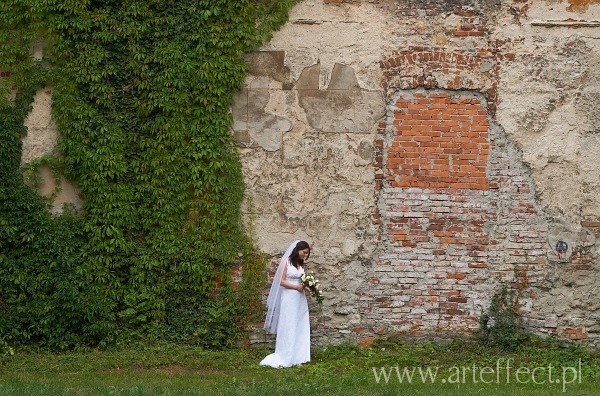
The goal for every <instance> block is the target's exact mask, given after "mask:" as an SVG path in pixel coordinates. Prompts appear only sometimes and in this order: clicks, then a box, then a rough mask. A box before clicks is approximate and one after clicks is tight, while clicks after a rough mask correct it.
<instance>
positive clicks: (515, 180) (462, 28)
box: [233, 0, 600, 346]
mask: <svg viewBox="0 0 600 396" xmlns="http://www.w3.org/2000/svg"><path fill="white" fill-rule="evenodd" d="M598 20H600V5H599V4H597V2H594V1H574V0H573V1H568V2H567V1H522V0H520V1H499V0H498V1H495V0H490V1H468V0H462V1H451V0H447V1H424V2H408V1H392V0H380V1H376V0H371V1H344V0H335V1H333V0H329V1H327V0H325V1H321V0H319V1H318V0H306V1H301V2H300V3H299V4H298V5H297V6H296V7H294V9H293V10H292V12H291V14H290V20H289V22H288V23H287V24H286V25H285V26H284V27H283V28H282V29H281V30H280V31H279V32H277V33H276V34H275V35H274V38H273V40H272V41H271V42H269V43H268V44H266V45H265V46H264V47H263V48H261V49H260V50H259V51H257V52H255V53H253V54H251V55H250V56H249V63H250V65H251V70H250V76H249V77H248V80H247V84H246V89H245V90H244V91H243V92H241V93H240V96H239V98H238V100H236V103H235V104H234V106H233V114H234V118H235V119H236V123H235V125H234V128H233V129H234V132H235V134H236V137H237V138H238V142H239V144H240V153H241V156H242V162H243V166H244V173H245V175H246V187H247V196H248V199H247V202H246V206H245V208H246V209H245V210H246V214H247V216H246V217H247V219H248V222H249V224H250V225H251V228H252V229H253V231H254V234H255V239H256V241H257V244H258V245H259V247H260V248H261V249H263V250H264V251H265V252H267V253H268V254H269V255H271V256H272V257H273V260H272V262H271V267H273V266H274V265H275V263H276V262H277V261H278V258H279V255H280V254H281V253H282V252H283V251H284V250H285V248H286V247H287V244H288V243H289V242H290V241H291V240H293V239H296V238H299V239H305V240H307V241H309V242H311V241H314V242H315V249H314V252H313V256H312V257H311V259H312V263H311V264H309V267H308V269H309V270H311V271H315V272H316V273H317V275H318V276H319V277H320V278H321V279H322V285H323V287H324V288H325V290H326V293H327V294H326V301H325V303H324V305H323V307H322V308H320V307H316V306H312V307H311V309H312V320H313V333H314V339H315V340H316V342H318V343H330V342H334V343H335V342H339V341H341V340H345V339H352V340H355V341H360V342H363V343H369V342H370V341H371V340H372V339H373V337H374V336H377V335H387V334H396V333H402V334H406V335H409V336H419V337H421V336H425V337H446V336H451V335H452V334H454V333H455V332H461V333H465V332H466V333H469V332H472V331H473V330H475V329H476V328H477V327H478V319H479V317H480V316H481V314H482V312H483V311H484V310H485V309H486V308H487V307H488V306H489V303H490V298H491V296H492V295H493V293H494V292H495V291H496V290H498V288H499V287H500V286H501V284H508V285H510V286H512V287H513V288H514V289H516V290H517V291H518V296H519V306H520V309H521V313H522V315H523V317H524V319H525V321H526V323H527V324H528V326H529V327H530V328H531V329H532V330H533V331H534V332H536V333H538V334H542V335H544V334H550V335H554V336H558V337H561V338H566V339H573V340H580V341H581V342H584V343H586V344H588V345H590V346H597V344H598V342H599V340H600V337H599V335H598V331H599V330H600V324H599V323H598V315H599V313H600V312H599V311H598V309H599V304H600V298H599V297H598V294H597V293H595V292H594V291H593V286H594V285H595V283H596V281H597V280H598V278H599V277H600V273H599V264H600V263H599V254H600V251H599V244H598V243H597V242H596V238H597V237H598V236H600V227H599V226H600V210H598V209H599V208H598V206H599V205H600V198H598V196H599V194H598V192H599V191H598V189H599V188H600V162H599V161H598V160H597V159H598V158H600V151H599V149H598V147H600V145H599V144H598V143H600V142H599V140H600V135H599V134H598V130H597V122H596V121H598V107H597V105H596V103H600V100H599V99H600V98H598V95H599V92H600V90H599V88H600V87H599V85H598V84H599V83H598V81H600V80H599V79H598V73H599V70H600V69H598V67H597V65H599V64H600V62H599V60H600V59H599V57H600V51H599V50H600V48H599V43H600V42H599V41H598V38H600V24H599V23H598V22H597V21H598ZM594 65H596V66H594ZM264 339H265V338H264V337H263V336H262V333H260V331H257V332H256V334H255V336H254V337H253V340H254V341H257V342H258V341H261V340H264Z"/></svg>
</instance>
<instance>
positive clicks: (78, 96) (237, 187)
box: [0, 0, 293, 348]
mask: <svg viewBox="0 0 600 396" xmlns="http://www.w3.org/2000/svg"><path fill="white" fill-rule="evenodd" d="M291 3H293V1H283V0H282V1H279V0H265V1H258V2H257V1H250V0H240V1H235V2H231V1H226V0H222V1H215V0H210V1H202V0H200V1H199V0H195V1H194V0H181V1H163V0H153V1H147V0H124V1H101V2H100V1H89V0H88V1H79V0H49V1H45V2H39V1H36V0H8V1H4V2H2V4H0V43H2V44H1V45H0V71H2V75H3V77H2V78H0V98H1V102H0V169H1V170H0V311H1V315H0V338H4V339H5V340H7V341H9V342H37V343H41V344H45V345H49V346H51V347H54V348H69V347H72V346H75V345H78V344H99V343H100V344H101V343H107V342H113V341H118V340H124V339H132V338H142V339H147V338H159V337H160V338H167V339H171V340H175V341H180V342H194V343H197V344H201V345H205V346H223V345H227V344H229V343H231V342H233V341H234V340H235V336H236V334H238V332H239V328H240V325H241V324H242V322H243V320H244V318H246V317H248V316H249V315H251V314H252V312H250V311H251V310H249V309H248V307H252V306H253V304H252V303H250V302H251V300H253V299H255V298H256V296H257V295H258V293H252V287H251V285H252V284H254V290H255V291H256V289H257V288H258V287H260V283H259V282H258V283H257V281H256V279H257V276H254V277H252V276H247V277H244V282H248V283H249V285H246V286H248V287H242V288H240V290H243V292H236V291H235V290H233V288H232V287H231V285H229V284H228V282H226V281H225V282H224V283H222V282H217V281H218V280H226V279H228V276H227V275H228V274H229V271H230V268H231V266H232V265H233V264H235V263H239V262H240V260H241V261H242V262H243V266H244V271H246V272H247V273H248V274H251V273H255V274H257V270H256V269H257V268H261V267H263V264H264V263H263V261H262V259H261V257H260V256H257V255H256V254H253V253H252V249H251V244H250V242H249V241H248V239H247V237H246V236H245V232H244V230H243V227H242V223H241V217H240V202H241V200H242V198H243V181H242V174H241V166H240V161H239V158H238V154H237V152H236V150H235V147H234V145H233V142H232V138H231V134H230V132H229V127H230V124H231V122H232V119H231V115H230V105H231V101H232V96H233V93H234V92H235V91H236V90H238V89H239V88H241V86H242V84H243V81H244V76H245V72H246V68H247V66H246V64H245V63H244V61H243V55H244V53H246V52H248V51H250V50H252V49H253V48H255V47H257V46H259V45H261V44H262V43H263V41H264V40H266V39H268V38H269V35H270V32H271V31H272V30H274V29H276V28H277V27H278V26H280V25H281V24H282V23H283V22H284V21H285V20H286V18H287V10H288V8H289V6H290V5H291ZM34 46H43V54H44V56H43V57H41V58H34V57H32V56H31V49H32V48H33V47H34ZM44 87H51V89H52V93H53V98H52V99H53V118H54V119H55V121H56V123H57V126H58V130H59V133H60V139H59V144H58V146H57V149H56V150H55V151H54V152H53V153H52V154H51V155H48V156H46V157H44V158H43V160H40V161H38V163H42V162H43V163H44V164H46V165H49V166H50V168H51V169H52V170H53V171H54V172H56V173H57V174H61V175H64V176H66V177H67V178H68V179H69V180H71V181H72V182H74V183H75V184H76V185H77V186H78V187H79V189H80V191H81V194H82V196H83V197H84V200H83V208H82V209H81V210H79V211H76V210H68V209H66V210H65V211H64V213H63V214H62V215H61V216H54V215H52V214H50V212H49V211H48V205H49V203H48V202H47V200H44V198H42V197H40V196H39V195H38V194H36V192H35V191H34V190H32V189H31V188H30V187H28V186H27V185H26V184H25V183H24V176H23V171H22V169H21V166H20V158H21V138H22V137H23V136H24V135H25V134H26V133H27V130H26V128H25V127H24V126H23V122H24V119H25V117H26V116H27V114H28V112H29V110H30V106H31V103H32V101H33V96H34V94H35V92H36V90H39V89H42V88H44ZM34 165H35V164H34ZM216 283H222V285H221V287H220V288H219V289H218V290H217V291H215V284H216ZM240 300H243V301H240Z"/></svg>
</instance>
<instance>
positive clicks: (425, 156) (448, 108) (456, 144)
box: [387, 92, 489, 190]
mask: <svg viewBox="0 0 600 396" xmlns="http://www.w3.org/2000/svg"><path fill="white" fill-rule="evenodd" d="M395 105H396V109H397V110H396V111H395V112H394V121H393V125H394V128H395V130H396V136H395V137H394V140H393V141H392V143H391V147H389V148H388V150H387V155H388V160H387V168H388V180H389V181H390V183H391V186H392V187H431V188H470V189H474V190H486V189H487V188H488V180H487V177H486V174H485V170H486V164H487V159H488V154H489V142H488V128H489V123H488V116H487V111H486V109H485V108H484V107H483V106H482V105H481V102H480V101H479V100H478V99H473V98H471V97H467V98H460V97H455V98H451V97H449V96H448V95H447V94H446V93H445V92H440V93H432V94H424V93H417V94H415V95H412V97H403V96H401V97H399V98H398V99H397V101H396V104H395Z"/></svg>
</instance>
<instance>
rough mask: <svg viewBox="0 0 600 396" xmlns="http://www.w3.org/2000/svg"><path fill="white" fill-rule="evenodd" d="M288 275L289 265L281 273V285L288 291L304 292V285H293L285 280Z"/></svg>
mask: <svg viewBox="0 0 600 396" xmlns="http://www.w3.org/2000/svg"><path fill="white" fill-rule="evenodd" d="M286 275H287V265H286V266H285V268H284V269H283V271H282V273H281V281H280V282H279V284H280V285H281V286H283V287H285V288H287V289H292V290H298V291H302V290H304V284H300V285H298V284H296V283H291V282H288V281H286V280H285V276H286Z"/></svg>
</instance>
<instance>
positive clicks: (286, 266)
mask: <svg viewBox="0 0 600 396" xmlns="http://www.w3.org/2000/svg"><path fill="white" fill-rule="evenodd" d="M309 256H310V245H309V244H308V243H307V242H305V241H295V242H294V243H292V244H291V245H290V247H288V249H287V250H286V252H285V254H284V255H283V257H282V258H281V261H280V263H279V267H278V268H277V272H275V278H273V284H272V285H271V291H270V292H269V297H268V298H267V319H266V320H265V326H264V328H265V329H266V330H267V331H269V332H270V333H272V334H277V338H276V339H275V352H274V353H272V354H270V355H269V356H267V357H266V358H264V359H263V360H262V361H261V362H260V364H261V365H262V366H271V367H276V368H278V367H290V366H294V365H296V364H302V363H306V362H310V322H309V319H308V303H307V301H306V294H304V284H303V283H302V281H301V280H300V277H301V276H302V274H303V273H304V262H305V261H306V260H307V259H308V257H309Z"/></svg>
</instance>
